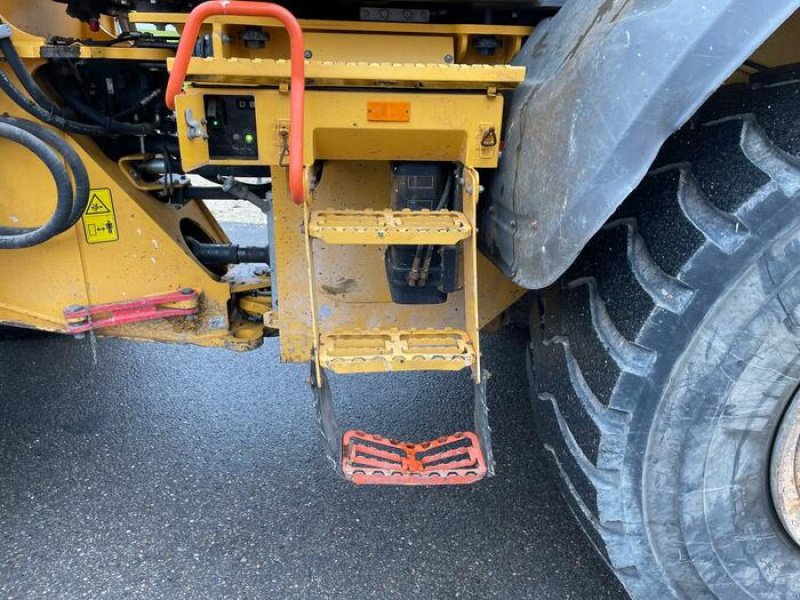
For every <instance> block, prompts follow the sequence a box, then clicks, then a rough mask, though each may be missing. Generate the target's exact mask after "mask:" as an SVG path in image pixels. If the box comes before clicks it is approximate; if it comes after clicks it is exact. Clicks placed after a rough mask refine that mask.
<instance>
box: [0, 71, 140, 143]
mask: <svg viewBox="0 0 800 600" xmlns="http://www.w3.org/2000/svg"><path fill="white" fill-rule="evenodd" d="M0 89H2V90H3V91H4V92H5V93H6V94H7V95H8V97H9V98H11V100H13V101H14V103H15V104H16V105H17V106H19V107H20V108H21V109H22V110H24V111H25V112H27V113H28V114H30V115H32V116H34V117H36V118H37V119H39V120H40V121H44V122H45V123H47V124H48V125H52V126H53V127H55V128H56V129H61V130H62V131H66V132H68V133H75V134H78V135H89V136H93V137H102V136H105V135H108V134H109V131H108V129H107V128H106V127H100V126H98V125H85V124H84V123H78V122H76V121H70V120H68V119H65V118H64V117H61V116H59V115H56V114H53V113H51V112H49V111H47V110H46V109H44V108H42V107H41V106H39V105H38V104H36V103H35V102H33V101H32V100H30V99H29V98H28V97H27V96H26V95H25V94H23V93H22V92H20V91H19V90H18V89H17V87H16V86H15V85H14V84H13V83H12V82H11V80H10V79H9V78H8V76H7V75H6V74H5V73H4V72H3V71H0ZM142 135H144V134H142Z"/></svg>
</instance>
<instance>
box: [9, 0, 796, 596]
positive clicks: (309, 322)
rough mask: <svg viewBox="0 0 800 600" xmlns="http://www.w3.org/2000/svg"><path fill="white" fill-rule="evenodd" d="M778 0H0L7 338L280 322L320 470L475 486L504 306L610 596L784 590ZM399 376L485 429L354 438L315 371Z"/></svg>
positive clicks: (790, 526) (236, 334)
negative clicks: (426, 380) (253, 230)
mask: <svg viewBox="0 0 800 600" xmlns="http://www.w3.org/2000/svg"><path fill="white" fill-rule="evenodd" d="M798 4H799V3H798V2H797V1H796V0H795V1H787V0H762V1H759V2H753V1H752V0H708V1H706V2H697V1H695V0H638V1H631V0H586V1H584V0H482V1H479V2H473V1H469V0H464V1H460V0H453V1H446V0H432V1H430V2H427V1H413V0H409V1H403V2H395V1H393V0H377V1H375V2H371V1H369V0H364V1H363V2H355V1H354V0H332V1H331V2H328V3H324V4H322V3H310V2H301V1H299V0H297V1H296V0H287V1H286V2H280V3H269V2H259V1H253V0H211V1H207V2H194V1H191V0H163V1H162V0H62V1H60V2H57V1H52V0H29V1H26V2H22V1H20V0H0V188H1V190H0V325H2V327H3V329H2V334H4V335H12V336H13V335H19V334H20V333H24V331H25V330H26V329H27V330H31V329H36V330H44V331H49V332H58V333H61V334H64V335H69V336H74V337H76V338H83V337H85V336H115V337H122V338H127V339H132V340H147V341H158V342H171V343H184V344H196V345H201V346H212V347H224V348H227V349H230V350H232V351H247V350H251V349H254V348H257V347H258V346H259V345H260V344H261V343H262V341H263V339H264V337H267V336H279V337H280V348H281V358H282V360H283V361H286V362H304V363H307V364H308V365H309V368H310V378H309V382H310V387H311V396H312V397H313V400H314V409H315V415H313V416H312V415H309V418H314V419H316V421H317V423H318V425H319V429H320V433H321V437H322V439H323V448H324V451H325V452H326V455H327V457H328V459H329V461H330V464H331V467H332V471H333V473H335V476H340V477H343V478H345V479H347V480H349V481H351V482H352V483H353V484H355V485H423V486H445V485H467V484H476V485H480V483H479V482H480V480H481V479H483V478H485V477H491V476H493V475H494V473H495V464H494V460H493V457H492V447H491V435H490V432H491V430H490V415H489V410H488V403H487V397H486V379H487V377H488V375H489V372H490V370H491V365H490V364H486V361H485V360H484V358H485V357H483V356H482V355H481V347H480V336H481V331H484V330H487V329H490V328H491V329H494V330H498V329H500V327H501V326H502V325H503V323H506V322H508V321H510V320H512V318H511V315H512V313H513V314H515V315H518V314H519V313H520V308H521V307H522V308H523V309H524V311H525V319H524V320H525V321H526V322H529V326H530V334H531V343H530V346H529V350H528V352H527V356H526V357H525V359H526V361H527V369H528V375H529V379H530V388H531V401H532V403H533V409H534V413H535V416H536V422H537V426H538V429H539V431H538V436H539V437H538V439H539V440H541V443H543V444H544V447H545V449H546V450H547V452H548V454H549V456H550V458H551V459H552V460H551V463H552V467H553V472H554V473H555V475H556V477H557V478H558V481H559V483H560V485H561V487H562V490H563V493H564V497H565V501H566V503H567V504H568V506H569V508H570V511H571V512H572V513H573V514H574V516H575V517H576V518H577V519H578V520H579V521H580V523H581V524H582V526H583V528H584V530H585V531H586V533H587V535H588V536H589V537H590V538H591V540H592V542H593V543H594V545H595V546H596V548H597V550H598V551H599V552H600V553H601V554H602V555H603V556H604V558H605V559H606V561H607V563H608V565H609V566H610V568H611V569H612V570H613V571H614V573H615V574H616V575H617V577H619V579H620V580H621V582H622V583H623V585H624V586H625V588H626V589H627V590H628V592H629V593H630V594H631V596H632V597H634V598H654V597H655V598H666V597H678V598H701V597H719V598H745V597H746V598H776V599H784V598H794V597H798V596H800V576H798V573H800V392H799V391H798V387H799V386H798V382H799V381H800V46H798V43H797V42H798V39H800V38H799V37H798V36H799V35H800V15H797V14H796V10H797V9H798ZM207 200H230V201H234V200H239V201H245V202H249V203H252V204H254V205H255V206H257V207H258V208H259V209H260V210H261V211H263V213H264V214H265V216H266V221H267V224H268V230H269V231H268V235H264V239H263V240H262V243H259V244H255V245H252V246H241V245H237V244H234V243H232V242H231V240H230V238H229V237H228V233H227V232H226V231H225V228H224V227H223V226H222V225H221V224H220V223H219V222H218V221H217V220H216V219H215V217H214V215H213V214H212V212H211V210H209V208H208V206H207V204H206V201H207ZM796 259H797V261H798V262H795V260H796ZM517 320H518V319H517ZM526 326H527V325H526ZM500 330H501V331H502V329H500ZM41 342H42V343H46V341H45V339H44V338H43V339H42V340H41ZM521 362H522V361H521ZM394 371H451V372H453V375H452V376H453V377H457V376H459V375H458V374H457V373H456V372H460V371H465V372H467V373H468V374H469V376H471V378H472V382H473V384H474V397H473V398H472V399H469V400H468V401H469V402H472V404H473V405H474V428H473V429H472V430H471V431H462V432H446V431H445V432H441V436H440V437H438V438H436V439H433V440H428V441H420V440H412V441H400V440H397V439H395V438H393V437H392V432H390V431H377V432H366V431H362V430H360V429H353V430H347V431H344V430H342V429H341V428H340V426H339V425H338V423H337V420H336V411H335V401H334V399H333V397H332V395H331V389H330V387H329V385H328V379H327V374H329V373H336V374H340V375H347V376H358V375H359V374H362V373H388V372H394ZM12 375H13V374H6V377H9V376H12ZM389 394H390V392H387V395H389ZM497 401H500V400H499V399H498V400H497ZM531 438H532V441H533V440H535V439H537V438H536V434H535V433H534V432H531ZM537 443H539V442H537ZM321 476H322V474H321ZM331 476H334V475H331ZM531 518H532V519H535V518H536V515H531Z"/></svg>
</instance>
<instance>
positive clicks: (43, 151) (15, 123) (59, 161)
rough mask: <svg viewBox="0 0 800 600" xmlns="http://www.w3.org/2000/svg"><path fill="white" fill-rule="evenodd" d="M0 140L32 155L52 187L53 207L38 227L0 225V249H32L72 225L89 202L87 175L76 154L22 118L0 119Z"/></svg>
mask: <svg viewBox="0 0 800 600" xmlns="http://www.w3.org/2000/svg"><path fill="white" fill-rule="evenodd" d="M0 137H1V138H5V139H7V140H10V141H12V142H16V143H17V144H20V145H22V146H24V147H25V148H27V149H28V150H30V151H31V152H33V154H34V155H36V156H37V157H38V158H39V160H41V161H42V162H43V163H44V164H45V166H46V167H47V168H48V170H49V171H50V174H51V175H52V177H53V180H54V181H55V184H56V207H55V210H54V211H53V214H52V216H51V217H50V219H49V220H48V221H47V222H46V223H44V224H43V225H41V226H39V227H7V226H0V249H6V250H13V249H19V248H29V247H31V246H36V245H38V244H41V243H43V242H46V241H47V240H49V239H51V238H53V237H55V236H57V235H58V234H60V233H63V232H64V231H66V230H67V229H69V228H71V227H72V226H73V225H75V223H77V222H78V219H80V218H81V215H82V214H83V212H84V211H85V210H86V205H87V204H88V203H89V175H88V174H87V172H86V167H85V166H84V165H83V162H82V161H81V159H80V157H79V156H78V153H77V152H76V151H75V150H73V148H72V147H71V146H70V145H69V144H68V143H67V142H66V141H64V140H63V139H62V138H61V137H59V136H58V135H57V134H55V133H54V132H52V131H50V130H49V129H47V128H46V127H44V126H42V125H39V124H38V123H34V122H32V121H26V120H24V119H17V118H14V117H6V116H0ZM73 184H74V186H73Z"/></svg>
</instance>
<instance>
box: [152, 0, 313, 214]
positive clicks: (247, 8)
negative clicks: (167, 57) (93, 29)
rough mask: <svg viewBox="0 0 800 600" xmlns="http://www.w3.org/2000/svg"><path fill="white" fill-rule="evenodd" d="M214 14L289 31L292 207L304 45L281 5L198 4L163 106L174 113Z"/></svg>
mask: <svg viewBox="0 0 800 600" xmlns="http://www.w3.org/2000/svg"><path fill="white" fill-rule="evenodd" d="M218 15H233V16H237V17H271V18H273V19H277V20H278V21H280V22H281V23H282V24H283V26H284V27H286V31H288V32H289V49H290V55H289V57H290V59H291V66H292V77H291V87H290V90H289V103H290V105H289V106H290V108H289V195H290V196H291V198H292V200H293V201H294V202H295V203H296V204H302V203H303V201H304V200H305V193H304V186H303V108H304V104H305V86H306V74H305V57H304V53H305V44H304V42H303V30H302V29H301V28H300V24H299V23H298V22H297V19H295V18H294V15H293V14H292V13H290V12H289V11H288V10H286V9H285V8H283V7H282V6H278V5H277V4H269V3H262V2H244V1H242V2H233V1H230V0H211V1H210V2H203V3H202V4H198V5H197V6H196V7H195V9H194V10H192V12H191V13H189V18H188V19H187V20H186V25H185V26H184V28H183V33H182V34H181V40H180V43H179V44H178V52H177V54H176V55H175V64H174V65H173V67H172V73H170V76H169V82H168V83H167V94H166V103H167V106H168V107H169V108H170V109H172V110H175V97H176V96H177V95H178V94H180V93H181V91H182V90H183V82H184V80H185V79H186V71H187V69H188V68H189V61H190V60H191V58H192V53H193V51H194V46H195V43H196V42H197V36H198V35H199V33H200V26H201V25H202V24H203V23H204V22H205V21H206V20H207V19H208V18H209V17H214V16H218Z"/></svg>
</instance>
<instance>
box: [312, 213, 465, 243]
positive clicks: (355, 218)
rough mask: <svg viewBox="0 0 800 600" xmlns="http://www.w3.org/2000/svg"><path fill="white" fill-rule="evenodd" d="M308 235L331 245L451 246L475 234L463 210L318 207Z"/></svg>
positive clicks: (313, 215)
mask: <svg viewBox="0 0 800 600" xmlns="http://www.w3.org/2000/svg"><path fill="white" fill-rule="evenodd" d="M308 234H309V235H310V236H311V237H313V238H318V239H321V240H323V241H325V242H328V243H330V244H351V245H357V244H376V245H377V244H394V245H413V246H416V245H423V244H424V245H431V246H451V245H453V244H455V243H457V242H459V241H461V240H464V239H467V238H468V237H469V236H470V235H471V234H472V226H471V225H470V224H469V221H468V220H467V218H466V217H465V216H464V214H463V213H460V212H456V211H451V210H437V211H430V210H408V209H406V210H319V211H313V212H312V213H311V218H310V221H309V232H308Z"/></svg>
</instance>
